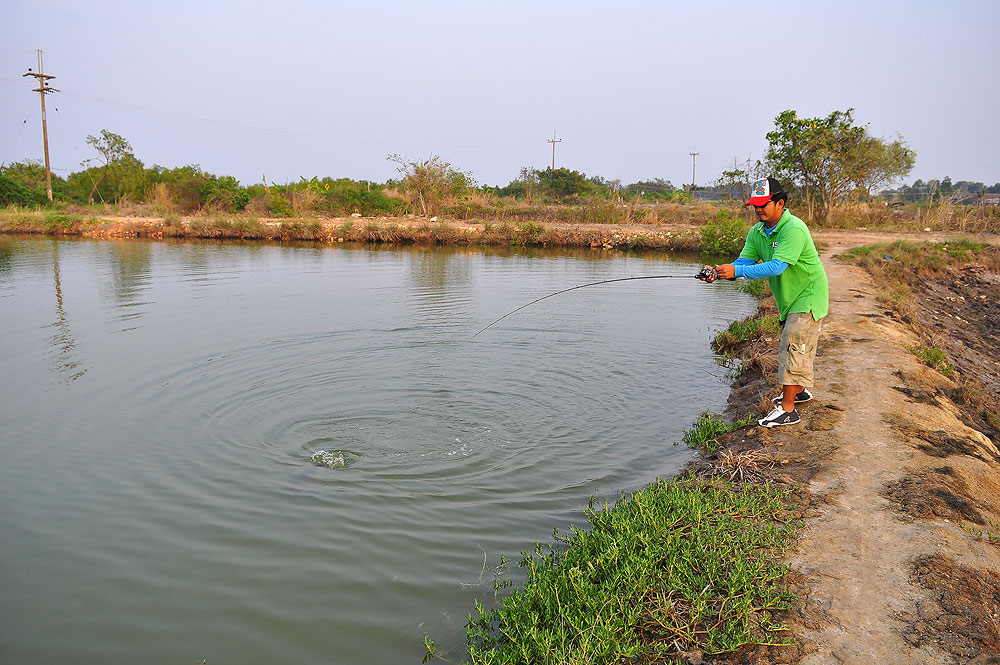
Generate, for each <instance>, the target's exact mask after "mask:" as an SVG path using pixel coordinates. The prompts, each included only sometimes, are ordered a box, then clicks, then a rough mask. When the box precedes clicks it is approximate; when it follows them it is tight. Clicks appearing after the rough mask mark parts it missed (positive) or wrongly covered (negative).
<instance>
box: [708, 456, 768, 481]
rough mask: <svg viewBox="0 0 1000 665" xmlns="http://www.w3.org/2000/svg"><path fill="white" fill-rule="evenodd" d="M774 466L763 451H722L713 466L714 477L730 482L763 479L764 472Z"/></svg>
mask: <svg viewBox="0 0 1000 665" xmlns="http://www.w3.org/2000/svg"><path fill="white" fill-rule="evenodd" d="M773 466H774V460H773V459H771V457H770V456H769V455H768V454H767V453H766V452H765V451H763V450H742V451H738V452H737V451H733V450H730V449H728V448H727V449H724V450H722V451H721V452H720V453H719V462H718V464H717V465H715V467H714V469H715V475H718V476H723V477H724V478H726V479H727V480H729V481H730V482H732V481H739V482H748V481H753V480H760V479H762V478H763V475H764V470H765V469H770V468H771V467H773Z"/></svg>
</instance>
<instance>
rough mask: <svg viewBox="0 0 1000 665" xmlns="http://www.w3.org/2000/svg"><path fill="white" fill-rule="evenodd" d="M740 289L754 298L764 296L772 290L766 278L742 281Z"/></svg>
mask: <svg viewBox="0 0 1000 665" xmlns="http://www.w3.org/2000/svg"><path fill="white" fill-rule="evenodd" d="M740 291H742V292H743V293H749V294H750V295H752V296H753V297H754V298H763V297H764V296H765V295H768V294H769V293H770V292H771V287H770V285H769V284H768V283H767V280H766V279H747V280H744V281H742V282H741V283H740Z"/></svg>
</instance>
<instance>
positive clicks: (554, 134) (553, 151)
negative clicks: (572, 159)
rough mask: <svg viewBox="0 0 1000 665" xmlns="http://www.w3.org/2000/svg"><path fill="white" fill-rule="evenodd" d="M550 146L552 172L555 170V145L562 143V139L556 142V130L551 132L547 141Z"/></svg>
mask: <svg viewBox="0 0 1000 665" xmlns="http://www.w3.org/2000/svg"><path fill="white" fill-rule="evenodd" d="M548 142H549V143H551V144H552V170H553V171H555V170H556V144H557V143H562V139H559V140H558V141H557V140H556V130H554V129H553V130H552V138H551V139H549V140H548Z"/></svg>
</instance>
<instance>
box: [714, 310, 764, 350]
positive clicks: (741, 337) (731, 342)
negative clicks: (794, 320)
mask: <svg viewBox="0 0 1000 665" xmlns="http://www.w3.org/2000/svg"><path fill="white" fill-rule="evenodd" d="M780 334H781V324H780V323H779V322H778V316H777V314H768V315H766V316H759V315H756V314H755V315H753V316H748V317H747V318H745V319H741V320H739V321H733V322H732V323H730V324H729V326H728V327H727V328H726V329H725V330H720V331H719V332H718V333H716V335H715V337H714V338H713V339H712V350H713V351H715V352H716V353H718V354H719V355H721V356H722V357H723V358H724V359H725V360H732V359H733V358H736V357H738V356H739V355H740V353H741V350H742V348H743V347H744V346H745V345H746V344H747V343H749V342H752V341H754V340H756V339H759V338H761V337H765V336H767V335H780Z"/></svg>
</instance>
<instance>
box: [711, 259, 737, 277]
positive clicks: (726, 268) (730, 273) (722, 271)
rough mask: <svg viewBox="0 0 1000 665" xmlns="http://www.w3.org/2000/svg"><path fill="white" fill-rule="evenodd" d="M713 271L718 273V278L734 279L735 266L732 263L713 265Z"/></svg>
mask: <svg viewBox="0 0 1000 665" xmlns="http://www.w3.org/2000/svg"><path fill="white" fill-rule="evenodd" d="M715 272H717V273H719V278H720V279H736V266H734V265H733V264H732V263H723V264H722V265H719V266H715Z"/></svg>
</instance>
